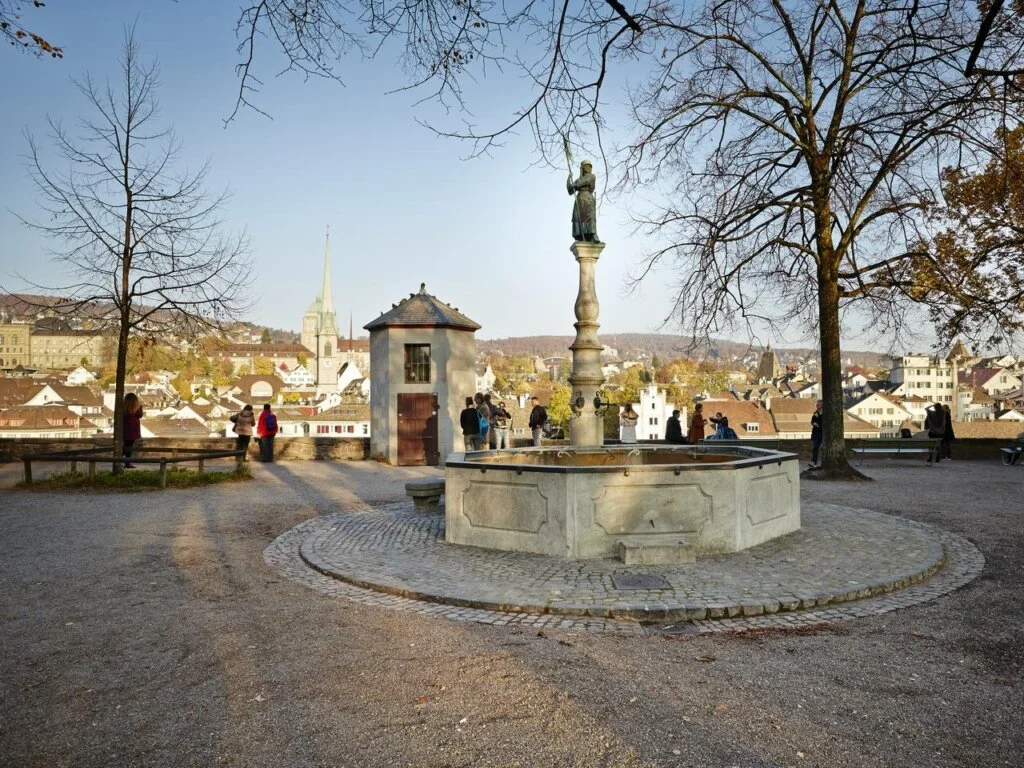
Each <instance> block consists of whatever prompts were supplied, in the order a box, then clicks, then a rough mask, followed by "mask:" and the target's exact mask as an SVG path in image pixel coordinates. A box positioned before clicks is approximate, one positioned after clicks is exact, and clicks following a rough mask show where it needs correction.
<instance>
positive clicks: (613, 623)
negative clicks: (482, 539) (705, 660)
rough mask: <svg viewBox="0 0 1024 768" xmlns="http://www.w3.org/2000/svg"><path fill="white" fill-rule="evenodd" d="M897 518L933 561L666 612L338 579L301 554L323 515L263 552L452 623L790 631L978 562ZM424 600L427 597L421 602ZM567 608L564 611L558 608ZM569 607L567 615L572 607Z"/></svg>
mask: <svg viewBox="0 0 1024 768" xmlns="http://www.w3.org/2000/svg"><path fill="white" fill-rule="evenodd" d="M901 520H902V521H903V522H905V523H907V524H908V525H913V526H915V527H918V528H920V529H924V530H927V531H930V532H932V533H934V534H935V535H936V536H937V537H938V539H939V542H938V543H937V544H938V555H937V557H936V560H935V562H933V563H932V564H931V565H930V566H928V567H926V568H924V569H922V570H920V571H918V572H916V573H898V574H894V575H893V577H892V578H890V579H886V580H883V581H880V582H877V583H874V584H872V585H868V586H864V585H859V586H858V588H857V589H856V590H849V591H848V592H845V593H840V594H838V595H837V594H831V593H813V594H799V595H781V596H779V597H778V599H769V600H764V599H762V600H757V601H745V602H739V603H720V604H709V605H692V606H691V605H683V606H681V607H680V608H676V609H671V610H670V609H669V607H668V606H667V605H664V604H659V603H635V604H630V603H622V604H617V605H613V606H611V607H610V608H605V607H604V606H602V607H600V608H596V607H595V606H576V607H574V606H572V605H568V606H550V605H547V606H537V607H536V608H535V609H531V608H530V607H529V606H523V605H518V604H513V603H501V604H498V603H494V602H491V601H479V600H474V599H473V598H472V596H470V595H464V596H462V595H460V596H456V597H449V598H448V599H441V600H438V599H437V596H434V595H429V594H427V593H424V592H422V591H419V590H407V589H394V588H390V589H389V588H384V589H381V585H377V584H373V583H372V582H370V581H368V580H363V579H358V578H340V577H339V575H338V574H337V572H336V571H332V570H331V569H330V568H329V567H327V565H326V564H324V563H320V562H317V558H316V557H315V556H310V555H309V554H308V553H305V554H304V553H302V552H301V550H302V545H303V544H304V543H305V542H307V541H309V540H310V538H311V537H312V536H314V535H315V534H316V533H317V531H318V530H321V529H322V528H323V527H324V526H325V525H330V518H315V519H313V520H309V521H307V522H305V523H302V524H301V525H299V526H297V527H296V528H294V529H292V530H291V531H288V532H286V533H285V534H282V536H280V537H279V538H278V539H277V540H275V541H274V542H273V543H272V544H271V545H270V546H268V547H267V549H266V550H265V553H264V559H265V560H266V562H267V563H268V564H269V565H271V566H273V567H275V568H277V569H278V570H280V571H281V572H282V573H284V574H285V575H286V576H288V577H289V578H292V579H294V580H296V581H299V582H301V583H304V584H306V585H307V586H311V587H313V588H314V589H317V590H318V591H322V592H328V593H332V594H336V595H340V596H344V597H346V598H347V599H350V600H354V601H356V602H360V603H364V604H375V605H378V606H381V607H387V608H390V609H398V610H404V611H411V612H415V613H420V614H428V615H437V616H442V617H445V618H449V619H454V620H468V621H477V622H482V623H488V624H499V625H530V626H541V627H543V626H546V627H557V628H561V629H571V630H584V631H617V632H626V633H629V634H636V633H637V632H641V633H642V632H643V631H644V630H643V629H642V628H641V627H640V626H639V625H640V624H641V623H644V624H653V623H659V622H660V623H661V624H665V623H668V622H676V623H680V622H681V623H682V625H681V626H682V629H678V628H673V627H668V628H667V629H658V630H656V631H668V632H672V631H688V632H693V631H698V632H702V633H704V632H721V631H742V630H745V629H754V628H779V629H785V628H792V627H799V626H807V625H809V624H817V623H823V622H825V623H827V622H832V621H841V620H848V619H852V618H860V617H863V616H871V615H881V614H884V613H888V612H890V611H892V610H896V609H898V608H903V607H908V606H911V605H915V604H918V603H922V602H927V601H930V600H934V599H936V598H938V597H940V596H942V595H944V594H948V593H949V592H952V591H953V590H955V589H958V588H959V587H961V586H963V585H965V584H967V583H968V582H970V581H971V580H972V579H974V578H975V577H976V576H977V575H978V574H979V573H980V572H981V570H982V568H983V567H984V557H983V556H982V554H981V553H980V551H978V549H977V548H976V547H975V546H974V545H973V544H971V543H970V542H969V541H967V540H966V539H964V538H963V537H960V536H957V535H955V534H952V533H949V532H946V531H943V530H941V529H937V528H934V527H933V526H929V525H927V524H924V523H918V522H916V521H910V520H905V519H903V518H901ZM423 598H426V599H428V600H430V602H424V601H423ZM566 608H568V610H565V609H566ZM574 610H575V611H576V612H571V611H574Z"/></svg>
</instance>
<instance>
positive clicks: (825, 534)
mask: <svg viewBox="0 0 1024 768" xmlns="http://www.w3.org/2000/svg"><path fill="white" fill-rule="evenodd" d="M265 559H266V561H267V562H268V564H270V565H272V566H274V567H276V568H278V569H279V570H281V571H282V572H283V573H284V574H285V575H287V576H288V577H290V578H292V579H295V580H297V581H300V582H302V583H304V584H307V585H309V586H311V587H314V588H315V589H318V590H321V591H325V592H329V593H332V594H337V595H341V596H344V597H346V598H348V599H351V600H356V601H357V602H361V603H367V604H374V605H380V606H384V607H389V608H397V609H401V610H406V611H413V612H417V613H424V614H431V615H439V616H445V617H447V618H451V619H456V620H471V621H479V622H484V623H490V624H502V625H504V624H529V625H532V626H555V627H562V628H567V629H585V630H595V631H608V630H612V631H626V632H642V631H644V630H643V628H642V626H643V625H644V624H653V623H660V624H665V623H668V622H685V625H684V628H685V630H686V631H699V632H718V631H730V630H736V629H744V628H754V627H793V626H803V625H807V624H813V623H820V622H828V621H837V620H843V619H850V618H857V617H860V616H870V615H877V614H882V613H887V612H889V611H892V610H895V609H897V608H902V607H905V606H909V605H914V604H917V603H921V602H925V601H927V600H932V599H934V598H936V597H938V596H940V595H944V594H947V593H949V592H951V591H953V590H955V589H957V588H959V587H960V586H962V585H964V584H966V583H967V582H969V581H970V580H972V579H973V578H975V577H976V576H977V575H978V573H980V572H981V569H982V567H983V565H984V558H983V556H982V555H981V553H980V552H979V551H978V549H977V548H976V547H974V545H972V544H971V543H970V542H969V541H967V540H966V539H964V538H962V537H960V536H956V535H955V534H952V533H949V532H946V531H943V530H940V529H937V528H935V527H933V526H929V525H926V524H923V523H917V522H914V521H909V520H905V519H903V518H898V517H893V516H891V515H885V514H881V513H878V512H872V511H870V510H864V509H852V508H849V507H842V506H837V505H830V504H807V503H805V504H804V505H803V528H802V529H801V530H800V531H798V532H796V533H793V534H790V535H789V536H786V537H783V538H780V539H776V540H774V541H771V542H768V543H766V544H763V545H761V546H759V547H755V548H754V549H751V550H747V551H745V552H740V553H736V554H730V555H723V556H719V557H706V558H701V559H699V560H698V562H697V563H696V564H694V565H681V566H626V565H624V564H622V563H620V562H618V561H616V560H610V559H609V560H581V561H573V560H567V559H563V558H556V557H547V556H542V555H527V554H521V553H513V552H496V551H491V550H484V549H479V548H474V547H458V546H453V545H449V544H446V543H445V542H444V517H443V516H441V515H433V516H424V515H423V514H422V513H417V512H414V511H413V505H412V503H410V502H402V503H395V504H387V505H382V506H379V507H374V508H370V509H362V510H352V511H347V512H339V513H336V514H332V515H328V516H326V517H321V518H315V519H313V520H309V521H307V522H305V523H303V524H301V525H299V526H298V527H296V528H294V529H292V530H291V531H288V532H286V533H285V534H283V535H282V536H281V537H279V538H278V539H277V540H276V541H274V542H273V543H272V544H271V545H270V546H269V547H268V548H267V550H266V552H265ZM636 577H641V578H636ZM631 584H635V585H637V586H638V587H639V588H628V586H629V585H631Z"/></svg>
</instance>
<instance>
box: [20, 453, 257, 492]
mask: <svg viewBox="0 0 1024 768" xmlns="http://www.w3.org/2000/svg"><path fill="white" fill-rule="evenodd" d="M147 451H148V452H150V453H170V454H171V455H170V456H169V457H168V456H153V457H149V456H146V455H145V453H146V452H147ZM226 458H234V459H235V468H236V471H240V470H241V469H242V463H243V462H244V461H245V451H236V450H234V449H232V450H226V451H221V450H217V449H210V448H180V447H178V446H171V447H169V448H147V447H145V446H136V447H135V449H134V450H133V451H132V455H131V457H123V456H122V457H120V458H116V459H115V458H114V457H113V450H112V448H111V446H109V445H108V446H101V447H99V448H83V449H80V450H75V451H60V452H56V453H27V454H25V455H24V456H23V457H22V459H21V460H22V462H23V464H24V465H25V484H26V485H32V463H33V462H40V461H58V462H70V463H71V471H72V472H76V471H77V470H78V462H83V463H84V464H86V466H87V467H88V476H89V478H90V479H91V478H93V477H95V476H96V465H97V464H110V465H111V466H112V468H113V467H115V466H116V467H124V465H125V464H153V465H159V470H160V487H161V488H166V487H167V465H168V464H171V465H174V464H182V463H185V462H192V461H194V462H196V464H197V467H196V469H197V471H198V472H199V474H203V471H204V469H205V464H206V462H207V461H208V460H212V459H226Z"/></svg>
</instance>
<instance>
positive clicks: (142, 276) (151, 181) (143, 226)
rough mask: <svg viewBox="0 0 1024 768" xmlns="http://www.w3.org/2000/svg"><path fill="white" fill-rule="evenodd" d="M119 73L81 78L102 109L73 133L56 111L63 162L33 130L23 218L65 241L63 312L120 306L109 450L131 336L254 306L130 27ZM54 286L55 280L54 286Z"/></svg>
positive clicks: (237, 248)
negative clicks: (183, 158) (32, 207)
mask: <svg viewBox="0 0 1024 768" xmlns="http://www.w3.org/2000/svg"><path fill="white" fill-rule="evenodd" d="M122 56H123V58H122V60H121V71H120V82H118V83H117V85H116V86H112V85H111V84H110V83H109V82H108V83H107V84H106V85H102V86H101V85H100V84H98V83H97V82H95V81H94V80H92V79H91V78H89V77H86V78H85V79H84V80H82V81H78V82H76V85H77V86H78V89H79V91H80V92H81V93H82V95H83V96H85V98H86V100H87V101H88V104H89V106H90V108H91V110H92V112H93V113H94V115H95V117H91V118H86V119H83V121H82V123H81V126H80V131H79V132H78V135H72V134H71V133H69V132H68V131H66V130H65V129H64V128H63V127H62V126H61V125H60V124H59V123H57V122H55V121H53V120H52V119H51V120H50V127H51V129H52V137H51V138H52V141H53V144H54V146H55V149H56V151H57V153H58V155H59V156H60V157H61V158H63V160H64V161H66V167H65V168H63V169H61V170H57V171H54V170H50V169H47V168H46V167H45V165H44V163H43V160H42V157H41V154H40V150H39V147H38V145H37V143H36V141H35V140H34V139H33V138H32V137H31V136H29V137H28V141H29V149H30V155H29V157H30V169H31V173H32V177H33V180H34V181H35V183H36V186H37V187H38V189H39V192H40V197H41V200H40V205H41V207H42V210H43V212H44V213H45V215H44V216H38V217H36V218H35V219H34V220H27V219H24V218H23V219H22V221H23V222H24V223H25V224H27V225H28V226H30V227H32V228H33V229H35V230H37V231H40V232H42V233H43V234H45V235H47V236H49V237H51V238H53V239H54V240H56V241H57V242H58V243H60V244H61V245H60V246H59V247H57V248H55V249H54V253H55V254H56V257H57V261H58V264H59V265H60V267H61V268H62V269H63V270H64V271H66V272H67V273H68V274H69V276H70V279H71V280H72V282H71V283H70V284H69V285H65V286H62V287H61V288H60V289H59V290H60V291H61V292H62V293H63V294H64V295H66V296H67V297H68V298H67V299H66V300H65V301H64V302H63V303H62V305H61V307H60V311H61V312H62V313H64V314H74V313H76V312H78V311H80V310H82V309H83V308H85V307H94V306H96V305H103V306H111V305H112V306H113V307H114V311H113V312H111V313H110V318H109V320H110V326H111V330H112V331H114V332H116V334H117V373H116V385H115V389H116V402H117V408H116V409H115V419H114V451H115V454H114V455H115V456H120V455H121V435H122V408H121V403H122V401H123V398H124V385H125V370H126V361H127V355H128V340H129V337H130V336H132V335H133V334H139V333H141V334H145V335H148V336H149V337H155V336H161V335H164V334H167V335H172V336H175V337H186V338H187V337H189V336H194V335H195V334H197V333H199V332H200V331H206V330H211V329H213V328H215V327H216V326H217V325H218V324H219V323H222V322H224V321H228V320H233V319H236V318H237V317H238V316H239V315H240V314H241V313H242V312H244V311H245V310H247V309H248V308H249V307H250V305H249V303H248V301H247V298H246V288H247V286H248V283H249V281H250V278H249V261H248V256H247V243H246V241H245V238H244V236H242V235H238V236H230V235H224V234H222V230H223V225H222V222H221V220H220V219H219V218H218V210H219V209H220V207H221V205H222V203H223V202H224V201H225V194H221V195H216V196H210V195H208V194H207V192H206V191H205V190H204V180H205V177H206V174H207V166H204V167H202V168H201V169H200V170H199V171H197V172H188V171H184V172H179V171H177V170H176V169H175V164H176V161H177V157H178V153H179V150H180V147H179V144H178V142H177V141H176V140H175V138H174V135H173V133H172V131H171V130H170V129H166V128H163V127H161V126H160V125H159V123H158V103H157V96H156V90H157V86H158V77H157V70H156V66H155V65H148V66H147V65H144V64H143V63H142V62H141V61H140V55H139V51H138V47H137V45H136V43H135V40H134V35H133V33H132V31H131V30H127V31H126V32H125V40H124V47H123V52H122ZM50 290H53V289H50Z"/></svg>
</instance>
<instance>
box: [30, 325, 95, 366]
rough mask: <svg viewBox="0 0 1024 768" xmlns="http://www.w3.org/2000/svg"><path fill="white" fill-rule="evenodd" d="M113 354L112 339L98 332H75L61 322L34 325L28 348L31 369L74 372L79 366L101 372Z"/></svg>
mask: <svg viewBox="0 0 1024 768" xmlns="http://www.w3.org/2000/svg"><path fill="white" fill-rule="evenodd" d="M112 352H113V339H111V338H110V337H109V336H105V335H102V334H100V333H98V332H97V331H87V330H75V329H72V328H71V327H70V326H68V324H67V323H65V322H63V321H53V322H51V323H48V324H46V325H45V326H44V325H42V324H38V325H36V327H35V328H34V329H33V330H32V339H31V342H30V344H29V364H30V366H31V367H33V368H51V369H57V370H68V371H70V370H73V369H75V368H77V367H78V366H80V365H89V366H92V367H93V368H100V367H102V366H104V365H106V364H107V362H108V360H110V359H111V357H112Z"/></svg>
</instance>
